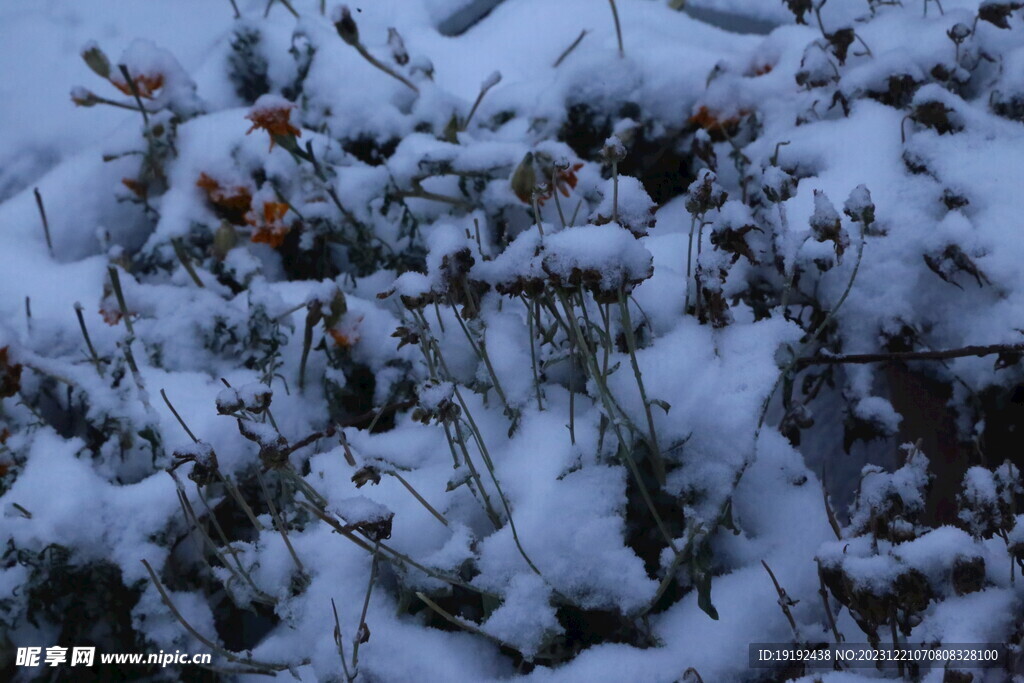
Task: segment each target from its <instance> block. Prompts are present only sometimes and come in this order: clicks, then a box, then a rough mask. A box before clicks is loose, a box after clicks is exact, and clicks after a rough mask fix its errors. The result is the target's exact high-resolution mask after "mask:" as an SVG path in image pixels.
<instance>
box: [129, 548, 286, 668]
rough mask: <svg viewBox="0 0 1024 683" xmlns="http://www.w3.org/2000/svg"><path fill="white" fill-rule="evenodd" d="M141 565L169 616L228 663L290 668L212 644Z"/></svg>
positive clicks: (145, 562) (145, 563) (143, 561)
mask: <svg viewBox="0 0 1024 683" xmlns="http://www.w3.org/2000/svg"><path fill="white" fill-rule="evenodd" d="M142 564H143V565H144V566H145V567H146V571H147V572H149V577H150V579H151V580H152V581H153V585H154V586H155V587H156V589H157V591H158V592H159V593H160V598H161V599H162V600H163V603H164V604H165V605H167V609H169V610H170V611H171V614H173V615H174V618H175V619H177V620H178V622H179V623H180V624H181V625H182V626H183V627H184V628H185V630H186V631H188V632H189V633H190V634H191V635H192V637H193V638H195V639H196V640H198V641H199V642H201V643H202V644H203V645H205V646H206V647H208V648H210V649H211V650H213V651H214V652H216V653H217V654H219V655H220V656H221V657H224V658H225V659H227V660H228V661H231V662H235V663H236V664H244V665H246V666H252V667H256V668H259V669H266V670H269V671H284V670H285V669H288V668H290V667H289V665H287V664H272V663H269V662H258V661H256V660H254V659H251V658H248V657H239V656H238V655H236V654H234V653H233V652H230V651H229V650H225V649H224V648H222V647H221V646H220V645H218V644H217V643H215V642H213V641H212V640H210V639H209V638H207V637H206V636H204V635H203V634H201V633H200V632H199V631H197V630H195V629H194V628H193V627H192V625H191V624H190V623H188V621H186V620H185V617H183V616H181V612H179V611H178V608H177V607H175V606H174V602H173V601H172V600H171V597H170V596H169V595H168V594H167V590H166V589H165V588H164V585H163V583H161V582H160V578H159V577H158V576H157V575H156V572H155V571H153V567H152V566H150V564H149V562H148V561H147V560H142Z"/></svg>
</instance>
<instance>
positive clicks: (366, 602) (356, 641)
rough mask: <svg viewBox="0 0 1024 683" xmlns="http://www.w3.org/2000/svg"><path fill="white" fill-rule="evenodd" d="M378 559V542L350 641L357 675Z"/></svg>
mask: <svg viewBox="0 0 1024 683" xmlns="http://www.w3.org/2000/svg"><path fill="white" fill-rule="evenodd" d="M379 557H380V541H377V543H376V544H375V545H374V546H373V560H372V562H371V563H370V581H369V583H367V585H366V596H365V597H364V598H363V611H362V613H360V615H359V628H358V630H357V631H356V637H355V638H353V641H352V671H353V672H354V675H356V676H358V675H359V645H360V644H362V643H363V642H364V641H366V640H369V638H370V631H369V628H368V627H367V626H366V612H367V610H368V609H369V608H370V594H371V593H372V592H373V583H374V581H375V580H376V579H377V560H378V558H379Z"/></svg>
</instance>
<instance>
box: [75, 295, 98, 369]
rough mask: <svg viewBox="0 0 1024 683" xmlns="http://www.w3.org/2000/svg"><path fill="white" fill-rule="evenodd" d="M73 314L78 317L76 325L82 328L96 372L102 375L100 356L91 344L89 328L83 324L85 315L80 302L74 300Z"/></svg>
mask: <svg viewBox="0 0 1024 683" xmlns="http://www.w3.org/2000/svg"><path fill="white" fill-rule="evenodd" d="M75 316H77V317H78V326H79V327H80V328H81V330H82V337H84V338H85V346H86V347H87V348H88V349H89V356H90V357H91V358H92V363H93V365H95V366H96V373H97V374H98V375H99V376H100V377H103V364H102V363H101V362H100V356H99V354H98V353H96V348H95V347H94V346H93V345H92V338H91V337H90V336H89V328H87V327H86V326H85V316H83V315H82V304H80V303H78V302H77V301H76V302H75Z"/></svg>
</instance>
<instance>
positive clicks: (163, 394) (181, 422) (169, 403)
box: [160, 389, 199, 443]
mask: <svg viewBox="0 0 1024 683" xmlns="http://www.w3.org/2000/svg"><path fill="white" fill-rule="evenodd" d="M160 395H161V396H162V397H163V399H164V403H166V404H167V407H168V408H169V409H170V411H171V413H172V414H173V415H174V417H175V419H177V420H178V424H180V425H181V428H182V429H184V430H185V433H186V434H188V435H189V438H191V439H192V441H194V442H195V443H199V439H197V438H196V435H195V434H193V433H192V430H191V429H189V428H188V425H187V424H185V420H183V419H182V417H181V415H179V414H178V411H177V410H175V409H174V406H173V405H172V404H171V399H169V398H167V392H166V391H164V390H163V389H161V390H160Z"/></svg>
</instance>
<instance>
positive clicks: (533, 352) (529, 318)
mask: <svg viewBox="0 0 1024 683" xmlns="http://www.w3.org/2000/svg"><path fill="white" fill-rule="evenodd" d="M523 303H524V304H526V323H527V331H528V334H529V335H530V366H531V368H532V369H533V390H534V392H535V393H536V394H537V410H539V411H542V410H544V406H543V405H542V404H541V401H540V375H538V374H537V349H536V347H535V345H534V341H535V337H534V334H533V313H532V311H531V310H530V302H528V301H527V300H526V299H523ZM570 413H571V411H570ZM569 419H570V422H571V421H572V417H571V415H570V418H569ZM573 443H576V439H575V438H573Z"/></svg>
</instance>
